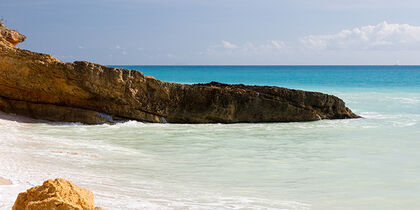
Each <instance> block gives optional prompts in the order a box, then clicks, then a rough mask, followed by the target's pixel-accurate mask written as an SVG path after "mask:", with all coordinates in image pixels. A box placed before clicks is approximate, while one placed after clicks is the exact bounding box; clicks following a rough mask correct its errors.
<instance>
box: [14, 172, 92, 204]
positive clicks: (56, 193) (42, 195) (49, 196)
mask: <svg viewBox="0 0 420 210" xmlns="http://www.w3.org/2000/svg"><path fill="white" fill-rule="evenodd" d="M94 206H95V205H94V200H93V193H92V192H90V191H89V190H87V189H85V188H82V187H79V186H76V185H74V184H72V183H71V182H69V181H67V180H64V179H55V180H47V181H45V182H44V184H43V185H42V186H36V187H33V188H30V189H28V190H27V191H26V192H23V193H20V194H19V195H18V197H17V199H16V201H15V204H14V205H13V208H12V209H13V210H45V209H56V210H93V209H94Z"/></svg>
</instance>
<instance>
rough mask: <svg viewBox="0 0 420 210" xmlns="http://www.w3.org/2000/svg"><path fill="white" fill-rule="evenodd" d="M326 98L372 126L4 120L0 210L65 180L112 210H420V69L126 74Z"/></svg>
mask: <svg viewBox="0 0 420 210" xmlns="http://www.w3.org/2000/svg"><path fill="white" fill-rule="evenodd" d="M124 67H125V68H129V69H136V70H140V71H142V72H144V73H145V74H147V75H152V76H154V77H156V78H157V79H161V80H166V81H171V82H182V83H204V82H210V81H219V82H226V83H243V84H258V85H277V86H283V87H288V88H297V89H304V90H314V91H322V92H326V93H329V94H334V95H336V96H339V97H340V98H342V99H343V100H344V101H345V102H346V104H347V106H348V107H350V108H351V109H352V110H353V111H354V112H355V113H357V114H359V115H361V116H363V117H364V118H362V119H352V120H322V121H315V122H301V123H269V124H266V123H263V124H228V125H226V124H199V125H188V124H184V125H183V124H151V123H142V122H135V121H129V122H125V123H119V124H116V125H83V124H79V123H72V124H70V123H48V122H43V121H34V120H31V119H27V118H23V117H19V116H14V115H7V114H4V113H0V177H4V178H8V179H11V180H12V181H13V183H14V184H13V185H10V186H0V209H10V207H11V206H12V205H13V202H14V200H15V199H16V197H17V194H18V193H19V192H21V191H24V190H25V189H27V188H29V187H31V186H35V185H39V184H41V183H42V181H43V180H46V179H49V178H56V177H63V178H67V179H69V180H71V181H73V182H74V183H76V184H78V185H81V186H84V187H86V188H88V189H90V190H92V191H93V192H94V194H95V202H96V204H97V206H102V207H106V208H108V209H419V208H420V199H419V198H420V152H419V151H420V66H124Z"/></svg>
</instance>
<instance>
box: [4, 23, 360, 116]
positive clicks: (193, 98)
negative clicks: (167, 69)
mask: <svg viewBox="0 0 420 210" xmlns="http://www.w3.org/2000/svg"><path fill="white" fill-rule="evenodd" d="M1 30H2V32H1V34H2V35H1V36H0V111H4V112H7V113H15V114H19V115H25V116H28V117H32V118H36V119H44V120H51V121H65V122H83V123H88V124H96V123H112V122H114V121H115V120H138V121H145V122H157V123H162V122H169V123H246V122H294V121H312V120H319V119H345V118H357V117H359V116H357V115H356V114H354V113H353V112H352V111H351V110H350V109H349V108H347V107H346V106H345V104H344V102H343V101H342V100H341V99H339V98H337V97H335V96H332V95H327V94H323V93H317V92H308V91H300V90H291V89H286V88H280V87H272V86H247V85H227V84H221V83H217V82H212V83H208V84H195V85H186V84H177V83H170V82H164V81H160V80H157V79H155V78H153V77H150V76H145V75H143V74H142V73H140V72H138V71H134V70H127V69H122V68H110V67H107V66H102V65H98V64H93V63H89V62H86V61H76V62H74V63H64V62H61V61H59V60H58V59H56V58H54V57H53V56H51V55H46V54H41V53H35V52H30V51H27V50H22V49H19V48H18V47H16V46H15V44H16V43H18V42H19V41H23V40H24V39H25V38H24V36H23V35H17V34H16V33H17V32H16V31H13V30H10V29H7V28H5V27H3V28H2V29H1Z"/></svg>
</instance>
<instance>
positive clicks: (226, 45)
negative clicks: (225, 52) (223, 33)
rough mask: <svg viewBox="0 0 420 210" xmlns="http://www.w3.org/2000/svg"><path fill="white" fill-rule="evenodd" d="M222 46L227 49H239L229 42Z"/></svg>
mask: <svg viewBox="0 0 420 210" xmlns="http://www.w3.org/2000/svg"><path fill="white" fill-rule="evenodd" d="M222 45H223V47H224V48H226V49H236V48H238V46H236V45H234V44H232V43H230V42H228V41H224V40H223V41H222Z"/></svg>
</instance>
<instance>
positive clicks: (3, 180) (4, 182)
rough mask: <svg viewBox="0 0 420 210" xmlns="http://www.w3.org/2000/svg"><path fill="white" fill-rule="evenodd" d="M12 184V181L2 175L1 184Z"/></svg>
mask: <svg viewBox="0 0 420 210" xmlns="http://www.w3.org/2000/svg"><path fill="white" fill-rule="evenodd" d="M11 184H12V181H10V180H8V179H5V178H2V177H0V185H11Z"/></svg>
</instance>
